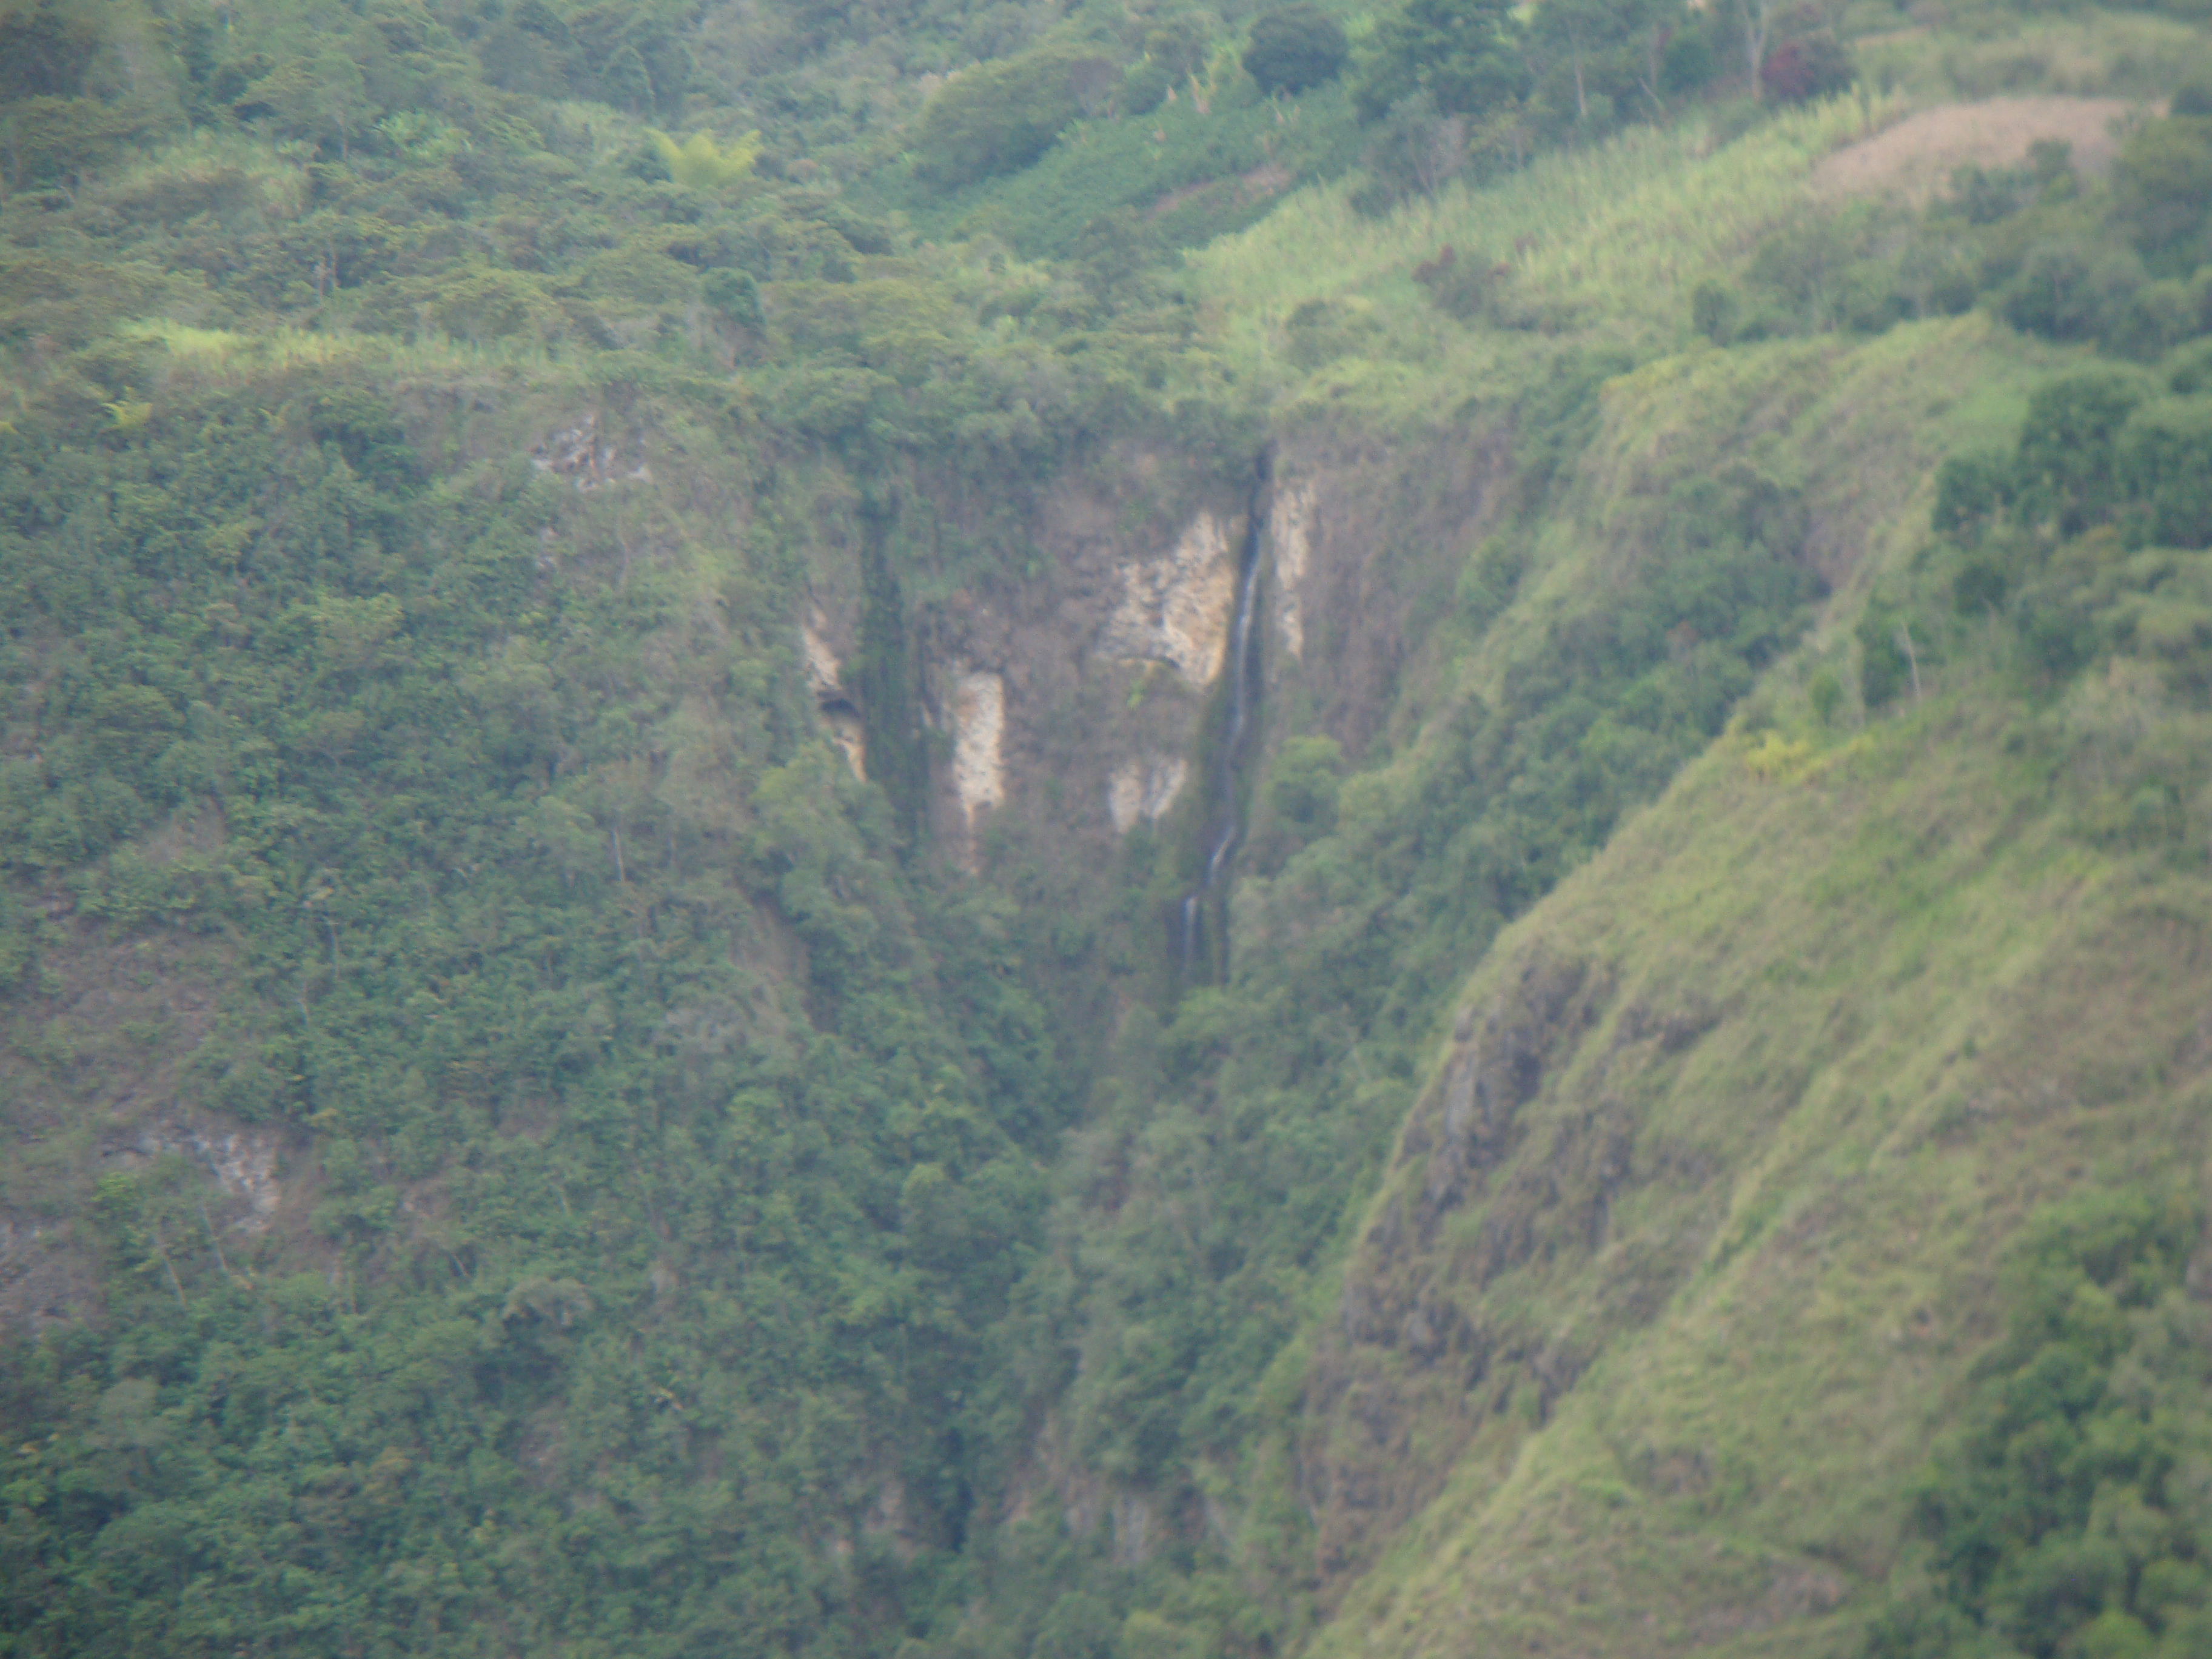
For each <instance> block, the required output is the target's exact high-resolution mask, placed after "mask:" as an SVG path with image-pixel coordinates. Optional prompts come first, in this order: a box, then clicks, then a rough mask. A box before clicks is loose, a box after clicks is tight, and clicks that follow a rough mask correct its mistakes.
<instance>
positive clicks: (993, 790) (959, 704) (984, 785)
mask: <svg viewBox="0 0 2212 1659" xmlns="http://www.w3.org/2000/svg"><path fill="white" fill-rule="evenodd" d="M1005 737H1006V681H1005V680H1003V679H1002V678H1000V677H999V676H998V675H996V674H987V673H981V672H976V671H969V672H965V673H963V674H962V675H961V676H960V678H959V679H958V680H957V682H955V684H954V687H953V693H952V790H953V793H954V794H956V795H957V796H958V797H959V800H960V808H961V811H963V812H965V813H966V814H967V815H968V822H969V823H970V824H973V823H975V815H976V814H977V813H978V812H980V811H982V810H983V808H985V807H986V806H996V805H999V803H1000V801H1002V800H1004V799H1006V758H1005V757H1004V756H1003V755H1002V754H1001V753H1000V744H1001V743H1002V741H1003V740H1004V738H1005Z"/></svg>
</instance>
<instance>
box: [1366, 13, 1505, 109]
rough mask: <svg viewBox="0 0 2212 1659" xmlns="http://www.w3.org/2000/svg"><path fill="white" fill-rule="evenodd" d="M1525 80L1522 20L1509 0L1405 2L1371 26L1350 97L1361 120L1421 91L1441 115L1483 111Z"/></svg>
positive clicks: (1499, 103) (1502, 103)
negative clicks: (1517, 21) (1519, 23)
mask: <svg viewBox="0 0 2212 1659" xmlns="http://www.w3.org/2000/svg"><path fill="white" fill-rule="evenodd" d="M1527 89H1528V64H1527V61H1526V59H1525V58H1524V57H1523V55H1522V43H1521V31H1520V26H1519V25H1518V24H1517V23H1516V21H1514V15H1513V8H1512V7H1511V6H1510V4H1508V3H1506V0H1464V3H1462V0H1409V3H1407V5H1406V6H1405V8H1404V9H1402V10H1400V11H1397V12H1395V13H1392V14H1390V15H1386V16H1385V17H1384V18H1383V21H1381V22H1380V23H1379V24H1377V25H1376V30H1375V33H1374V36H1373V38H1372V40H1371V42H1370V45H1369V46H1368V48H1367V50H1366V52H1365V53H1364V57H1363V59H1362V61H1361V64H1360V66H1359V71H1358V75H1357V76H1356V77H1355V78H1354V82H1353V87H1352V103H1353V106H1354V107H1355V108H1357V109H1358V112H1359V118H1360V119H1362V120H1363V121H1379V120H1381V119H1382V118H1383V116H1385V115H1386V114H1388V113H1389V112H1390V111H1391V110H1392V109H1393V108H1394V107H1395V106H1397V105H1398V104H1400V103H1401V102H1403V101H1404V100H1407V99H1408V98H1413V97H1419V96H1426V97H1427V98H1428V99H1429V100H1431V102H1432V103H1433V104H1434V106H1435V107H1436V108H1437V110H1438V111H1439V112H1442V113H1443V114H1444V115H1448V116H1449V115H1472V116H1476V117H1480V116H1484V115H1487V114H1490V113H1492V112H1495V111H1498V110H1499V109H1501V108H1503V107H1504V106H1507V105H1509V104H1510V103H1511V102H1512V101H1513V100H1515V99H1517V98H1519V97H1520V96H1522V94H1523V93H1525V92H1526V91H1527Z"/></svg>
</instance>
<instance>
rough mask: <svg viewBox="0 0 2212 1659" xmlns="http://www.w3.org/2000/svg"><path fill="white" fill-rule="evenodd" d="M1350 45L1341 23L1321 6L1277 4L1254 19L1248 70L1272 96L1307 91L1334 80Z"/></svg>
mask: <svg viewBox="0 0 2212 1659" xmlns="http://www.w3.org/2000/svg"><path fill="white" fill-rule="evenodd" d="M1346 50H1347V48H1346V45H1345V40H1344V28H1343V26H1342V25H1341V24H1340V23H1339V22H1338V21H1336V19H1334V17H1331V16H1330V15H1328V13H1327V12H1325V11H1323V10H1322V9H1321V8H1320V7H1319V6H1316V5H1312V4H1310V3H1297V4H1292V5H1287V6H1279V7H1277V8H1275V9H1273V10H1272V11H1264V12H1261V14H1260V15H1259V16H1258V17H1256V18H1255V19H1254V20H1253V23H1252V39H1251V41H1250V43H1249V45H1248V46H1246V47H1245V48H1244V72H1245V73H1246V74H1247V75H1249V76H1251V77H1252V78H1253V80H1255V81H1256V82H1259V85H1260V90H1261V91H1262V92H1264V93H1267V94H1271V95H1272V94H1275V93H1278V92H1304V90H1305V89H1306V88H1308V87H1317V86H1320V85H1321V84H1322V82H1328V81H1334V79H1336V77H1337V76H1338V75H1339V74H1340V73H1341V72H1342V70H1343V69H1344V59H1345V54H1346Z"/></svg>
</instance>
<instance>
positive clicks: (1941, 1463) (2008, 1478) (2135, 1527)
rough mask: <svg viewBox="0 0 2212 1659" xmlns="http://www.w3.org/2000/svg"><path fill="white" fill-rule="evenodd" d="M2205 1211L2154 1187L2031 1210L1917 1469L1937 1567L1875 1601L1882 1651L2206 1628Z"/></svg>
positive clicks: (2211, 1339) (2146, 1649)
mask: <svg viewBox="0 0 2212 1659" xmlns="http://www.w3.org/2000/svg"><path fill="white" fill-rule="evenodd" d="M2201 1231H2202V1225H2201V1218H2199V1216H2198V1215H2197V1212H2196V1211H2195V1209H2194V1208H2193V1207H2192V1206H2190V1205H2188V1204H2186V1203H2183V1202H2180V1201H2179V1200H2174V1201H2160V1200H2158V1199H2156V1198H2154V1197H2150V1196H2145V1195H2141V1194H2110V1195H2106V1194H2100V1195H2098V1196H2096V1197H2093V1198H2089V1199H2084V1200H2076V1201H2075V1202H2073V1203H2070V1204H2068V1205H2066V1206H2062V1207H2060V1208H2058V1209H2057V1210H2054V1211H2052V1212H2049V1213H2048V1214H2046V1215H2045V1217H2044V1218H2042V1219H2041V1220H2040V1221H2039V1223H2038V1224H2037V1225H2035V1226H2034V1227H2033V1230H2032V1231H2031V1233H2030V1236H2029V1237H2028V1239H2027V1243H2025V1244H2024V1245H2023V1246H2022V1247H2021V1249H2020V1250H2019V1251H2018V1252H2017V1254H2016V1255H2015V1258H2014V1260H2013V1261H2012V1263H2011V1265H2010V1267H2009V1269H2008V1273H2007V1276H2006V1279H2007V1283H2006V1292H2007V1300H2008V1303H2009V1304H2010V1310H2011V1311H2010V1316H2009V1319H2008V1328H2007V1330H2006V1333H2005V1335H2004V1336H2003V1338H2002V1340H2000V1341H1999V1342H1998V1343H1997V1344H1996V1346H1995V1347H1994V1348H1993V1349H1992V1350H1991V1351H1990V1353H1989V1354H1988V1355H1987V1356H1986V1357H1985V1358H1984V1359H1983V1360H1982V1361H1981V1363H1980V1364H1978V1366H1977V1367H1976V1370H1975V1374H1974V1378H1973V1383H1972V1393H1971V1395H1969V1397H1968V1400H1967V1401H1966V1406H1965V1409H1964V1412H1963V1413H1962V1416H1963V1419H1964V1422H1963V1425H1962V1426H1961V1427H1960V1430H1959V1431H1957V1433H1956V1434H1955V1435H1954V1437H1951V1438H1950V1439H1949V1440H1948V1443H1946V1445H1945V1446H1944V1447H1943V1449H1942V1451H1941V1452H1940V1453H1939V1454H1938V1455H1937V1456H1936V1459H1935V1461H1934V1462H1932V1464H1931V1465H1930V1467H1929V1470H1928V1473H1927V1474H1926V1476H1925V1477H1924V1478H1923V1482H1922V1486H1921V1490H1920V1495H1919V1498H1918V1499H1917V1512H1916V1521H1917V1527H1918V1528H1919V1530H1920V1532H1921V1534H1922V1535H1923V1537H1924V1538H1925V1539H1926V1540H1927V1542H1928V1546H1929V1557H1930V1563H1929V1565H1930V1567H1931V1569H1932V1574H1931V1577H1932V1582H1931V1583H1930V1584H1929V1587H1928V1588H1927V1589H1925V1590H1923V1591H1921V1592H1919V1593H1918V1594H1917V1595H1904V1596H1901V1597H1899V1598H1898V1599H1897V1600H1896V1601H1894V1602H1893V1604H1892V1605H1891V1606H1890V1607H1887V1608H1886V1609H1885V1610H1884V1611H1883V1612H1882V1613H1881V1614H1879V1615H1878V1616H1877V1619H1876V1620H1875V1625H1874V1627H1873V1630H1872V1631H1871V1632H1870V1634H1869V1641H1868V1643H1867V1646H1866V1652H1867V1654H1868V1656H1869V1659H1918V1656H1929V1659H1940V1656H1949V1655H1954V1654H1956V1655H1978V1654H1991V1655H1995V1654H1999V1653H2005V1652H2017V1653H2020V1654H2023V1655H2028V1656H2033V1659H2054V1656H2057V1655H2059V1654H2062V1653H2081V1654H2113V1655H2118V1654H2142V1655H2146V1656H2150V1655H2155V1656H2166V1655H2172V1656H2176V1659H2179V1656H2181V1655H2184V1654H2193V1653H2199V1652H2202V1651H2203V1650H2204V1649H2205V1646H2206V1644H2207V1643H2208V1642H2212V1609H2208V1607H2207V1602H2208V1601H2212V1571H2208V1568H2207V1563H2208V1560H2209V1559H2212V1510H2207V1509H2206V1507H2205V1505H2204V1501H2203V1492H2202V1490H2201V1480H2200V1473H2199V1472H2200V1471H2201V1469H2202V1468H2203V1460H2204V1458H2205V1457H2206V1455H2207V1454H2208V1452H2212V1390H2208V1385H2212V1358H2208V1354H2209V1353H2212V1323H2208V1316H2207V1314H2206V1312H2205V1310H2204V1308H2203V1304H2201V1303H2199V1302H2197V1301H2196V1300H2195V1299H2194V1298H2192V1297H2191V1296H2189V1295H2188V1293H2187V1292H2186V1291H2185V1289H2184V1287H2183V1273H2184V1268H2185V1265H2186V1263H2187V1262H2188V1261H2189V1259H2190V1256H2191V1252H2192V1251H2194V1250H2195V1249H2196V1248H2197V1243H2198V1239H2199V1237H2200V1234H2201Z"/></svg>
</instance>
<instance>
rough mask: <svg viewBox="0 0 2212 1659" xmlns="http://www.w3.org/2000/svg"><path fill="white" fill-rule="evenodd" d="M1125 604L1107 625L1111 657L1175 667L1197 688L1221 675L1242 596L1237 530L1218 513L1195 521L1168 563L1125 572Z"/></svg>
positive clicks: (1142, 565) (1132, 567) (1129, 568)
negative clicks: (1233, 541) (1232, 535)
mask: <svg viewBox="0 0 2212 1659" xmlns="http://www.w3.org/2000/svg"><path fill="white" fill-rule="evenodd" d="M1121 583H1122V592H1121V605H1120V607H1119V608H1118V609H1117V610H1116V611H1115V613H1114V617H1113V620H1112V621H1111V622H1109V623H1108V624H1107V627H1106V638H1105V646H1106V650H1107V652H1108V653H1109V654H1110V655H1112V656H1115V657H1119V658H1121V659H1123V660H1125V661H1138V662H1164V663H1167V664H1170V665H1172V666H1173V667H1174V669H1175V671H1176V673H1178V674H1180V675H1181V676H1182V678H1183V682H1184V684H1188V685H1190V686H1194V687H1197V686H1204V685H1206V684H1209V683H1211V682H1212V678H1213V677H1214V676H1215V675H1216V674H1218V673H1219V672H1220V671H1221V660H1222V647H1223V646H1224V645H1225V643H1226V641H1227V640H1228V635H1229V620H1230V610H1231V605H1232V604H1233V603H1234V601H1235V599H1236V592H1237V560H1236V557H1235V556H1234V554H1233V553H1232V552H1231V549H1230V544H1229V526H1227V525H1225V524H1224V523H1223V522H1222V521H1221V520H1219V519H1218V518H1216V517H1214V515H1213V514H1212V513H1200V514H1199V515H1198V516H1197V517H1196V518H1195V519H1193V520H1191V521H1190V525H1189V527H1188V529H1186V530H1185V531H1184V532H1182V537H1181V538H1179V539H1178V540H1177V541H1176V544H1175V546H1174V548H1173V549H1172V550H1170V552H1169V553H1168V555H1167V556H1166V557H1164V558H1158V559H1148V560H1146V561H1144V562H1141V563H1137V564H1131V565H1127V566H1124V567H1123V568H1122V571H1121Z"/></svg>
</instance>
